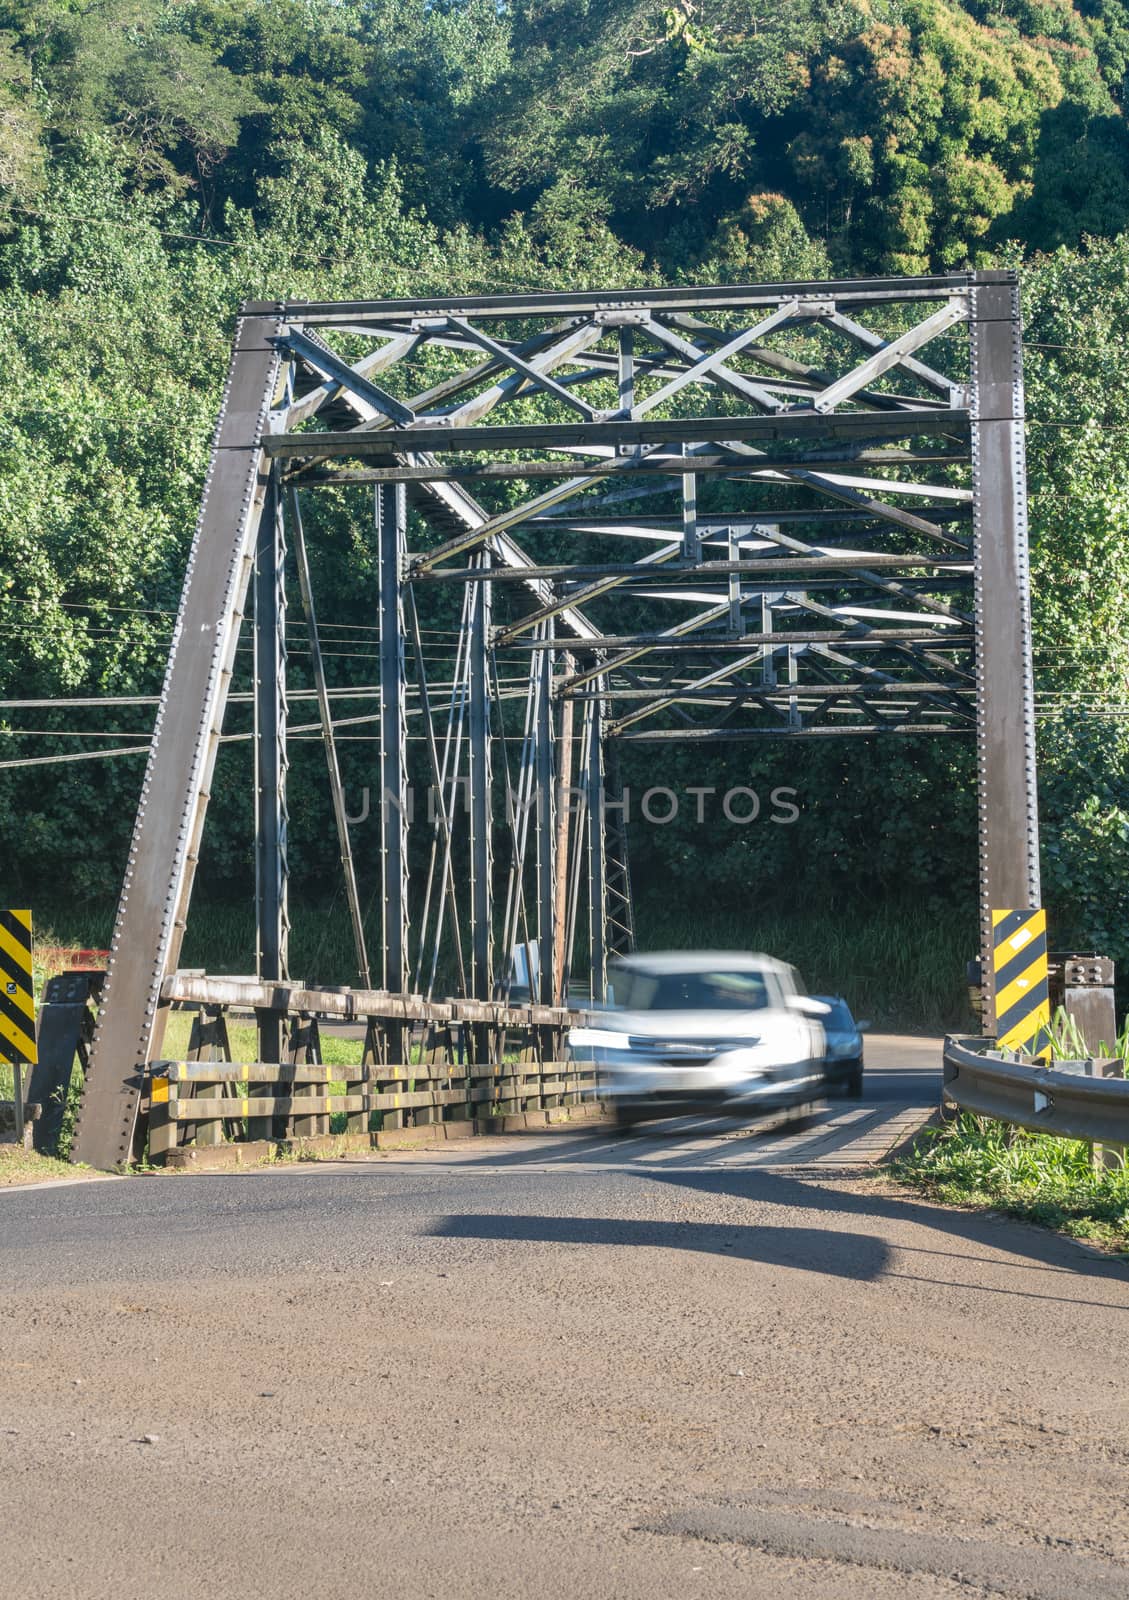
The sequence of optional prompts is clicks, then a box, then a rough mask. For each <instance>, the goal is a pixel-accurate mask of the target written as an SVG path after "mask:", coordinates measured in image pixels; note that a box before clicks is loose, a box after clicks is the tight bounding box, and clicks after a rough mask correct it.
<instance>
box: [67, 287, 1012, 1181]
mask: <svg viewBox="0 0 1129 1600" xmlns="http://www.w3.org/2000/svg"><path fill="white" fill-rule="evenodd" d="M1020 348H1021V347H1020V336H1019V306H1018V288H1017V284H1016V281H1015V278H1014V275H1011V274H1007V273H981V274H977V273H955V274H949V275H944V276H932V277H921V278H909V279H858V280H850V281H844V282H832V283H796V284H768V285H752V286H740V285H738V286H714V287H704V288H679V289H654V290H644V289H639V290H635V289H632V290H622V291H610V292H604V291H598V292H588V291H578V292H568V293H548V294H521V295H512V296H472V297H469V298H468V297H462V298H459V299H457V300H456V299H432V300H424V301H409V302H404V301H386V302H348V303H342V304H327V303H320V302H308V303H307V302H303V303H297V302H287V303H282V304H280V305H278V306H260V305H252V306H249V307H247V308H246V311H245V315H244V317H243V319H242V321H241V322H240V326H239V332H238V335H237V340H236V348H235V354H234V357H233V363H232V370H231V375H230V378H229V384H228V390H227V394H226V397H225V404H224V409H223V413H222V415H221V420H220V427H219V430H218V432H217V436H216V443H215V449H214V451H213V461H212V467H211V471H210V475H209V481H208V487H207V490H206V493H205V498H204V505H203V510H202V513H201V519H200V524H199V527H198V530H197V537H196V542H195V545H194V547H193V556H192V559H191V561H190V565H189V572H188V577H187V581H186V586H185V593H184V599H183V602H182V608H181V614H180V618H179V620H178V624H177V630H176V635H175V638H174V645H173V650H172V654H171V656H170V664H169V672H168V676H167V679H166V685H165V691H164V695H163V698H162V706H161V711H160V715H159V718H158V726H157V732H156V735H155V739H154V745H153V752H152V756H151V760H150V766H149V770H148V772H147V775H146V779H145V784H144V786H143V797H142V804H141V808H140V811H139V817H138V823H137V829H136V832H135V836H134V843H133V847H132V850H131V855H130V868H129V873H128V876H127V882H126V885H125V888H124V890H123V897H122V902H121V907H120V910H119V916H118V924H117V931H116V933H115V939H114V950H113V955H112V960H111V966H110V972H109V975H108V980H107V990H106V999H105V1002H104V1005H103V1009H102V1013H101V1018H100V1022H99V1029H98V1033H97V1035H96V1037H95V1041H94V1046H93V1052H92V1058H91V1070H90V1074H89V1079H88V1086H87V1094H86V1098H85V1101H84V1108H83V1112H82V1116H81V1119H80V1124H79V1132H78V1139H77V1143H76V1154H77V1155H78V1156H79V1158H80V1159H86V1160H91V1161H93V1162H94V1164H96V1165H111V1164H113V1163H114V1162H116V1161H120V1160H124V1159H128V1157H129V1155H130V1154H131V1153H132V1152H133V1151H134V1150H135V1148H136V1138H137V1134H136V1130H137V1110H138V1106H139V1104H140V1096H141V1093H142V1088H143V1079H144V1071H145V1067H146V1064H147V1062H149V1061H150V1060H152V1059H153V1055H154V1051H155V1050H158V1049H159V1045H160V1033H161V1027H162V1021H163V1012H162V1009H161V1007H162V1002H161V999H160V995H161V985H162V982H163V981H164V979H165V977H166V976H167V975H168V974H169V973H170V972H171V971H172V970H173V968H174V967H175V965H176V961H177V956H178V952H179V944H180V938H181V935H182V933H183V928H184V922H185V918H186V915H187V907H188V897H189V895H190V892H191V882H192V873H193V869H194V866H195V861H196V857H197V855H198V851H199V840H200V831H201V828H202V825H203V817H204V811H205V808H206V804H207V797H208V791H209V784H210V774H211V768H212V764H213V763H214V760H215V753H216V748H217V746H218V743H219V740H220V736H221V732H220V730H221V727H222V716H223V709H224V702H225V699H226V695H227V688H228V684H229V682H230V678H231V674H232V671H233V665H234V660H235V647H236V642H237V636H238V631H239V624H240V620H241V617H242V611H243V605H244V596H245V593H246V589H247V582H248V578H249V576H250V573H251V569H252V566H253V565H255V558H256V552H258V563H257V570H258V577H257V579H256V583H255V588H254V594H255V602H256V626H255V640H256V662H257V669H256V701H255V704H256V709H257V772H258V780H257V785H258V787H257V796H258V803H257V808H256V816H257V834H256V837H257V842H258V851H257V860H258V863H259V873H258V883H259V891H258V896H257V901H258V925H259V947H260V954H259V969H260V975H261V976H262V977H264V978H271V977H273V978H278V979H282V978H284V977H285V976H286V894H285V891H286V872H285V846H286V823H287V812H286V794H285V787H286V786H285V777H286V750H287V744H286V741H287V734H288V731H289V733H290V735H291V737H292V738H293V737H295V736H297V730H295V729H293V728H290V729H289V730H288V728H287V696H286V673H287V662H286V650H285V631H284V621H285V599H286V585H285V574H284V564H285V561H286V559H287V558H286V546H287V540H286V537H285V522H284V513H285V514H288V515H291V516H293V517H295V519H296V518H297V513H298V505H299V500H300V499H301V502H302V503H303V504H305V502H306V499H307V498H308V497H310V496H316V494H318V493H319V492H321V491H324V490H325V489H326V488H327V487H328V488H331V489H332V490H333V491H334V493H335V495H336V496H337V497H338V500H340V499H341V498H344V499H345V500H346V501H347V502H348V503H350V504H356V505H357V507H358V510H359V509H360V508H361V507H362V506H363V504H364V498H363V497H364V496H366V495H372V496H373V497H374V498H375V505H376V515H375V530H376V531H375V535H374V540H375V545H376V555H377V561H376V565H377V569H378V576H379V583H378V589H379V594H378V595H377V597H376V610H377V616H378V619H379V628H380V633H379V639H380V643H379V650H378V655H379V680H380V681H379V684H378V685H374V686H373V687H374V689H375V690H377V691H378V692H379V696H380V699H379V711H378V713H377V716H376V717H375V718H373V719H368V720H370V721H375V722H376V723H378V726H379V758H378V763H377V768H376V769H375V770H376V772H377V775H378V777H379V787H380V792H381V810H382V817H383V819H384V821H383V828H384V833H383V850H382V864H381V869H380V873H379V879H380V883H379V892H380V893H381V896H382V902H383V923H382V926H383V936H382V944H383V968H384V971H385V974H386V982H387V984H388V985H389V986H390V987H395V988H403V987H406V986H407V985H408V983H409V981H411V982H412V983H413V984H414V985H415V986H417V987H423V988H425V989H426V990H427V992H428V993H430V992H431V989H432V987H433V986H434V983H435V982H436V974H437V973H442V972H443V971H444V970H447V969H449V967H450V963H451V962H452V961H454V960H455V959H456V958H457V965H458V969H459V972H460V974H464V976H461V977H460V978H458V979H457V980H455V981H456V983H457V984H458V985H459V986H461V987H462V989H463V991H464V992H466V993H469V994H472V995H477V996H478V997H479V998H483V999H485V998H490V997H491V996H493V995H496V994H498V993H499V992H505V989H506V985H507V982H508V964H509V955H510V952H509V949H508V948H502V949H498V948H497V945H498V928H497V923H498V920H499V918H498V916H497V914H496V907H495V898H494V889H495V883H496V881H497V880H499V877H500V874H501V873H502V871H503V870H505V869H507V868H508V872H509V881H508V886H507V890H506V894H505V897H504V901H503V898H502V897H501V895H500V894H499V896H498V900H497V904H498V905H499V906H501V905H502V904H503V903H504V906H505V915H504V921H505V923H506V931H505V938H506V940H507V941H508V940H509V939H510V938H511V937H513V935H514V932H515V930H521V931H519V932H518V938H519V940H523V941H524V944H525V948H526V949H527V950H532V949H535V950H536V952H537V959H536V962H535V963H534V962H533V961H532V958H530V961H529V966H530V971H529V974H528V976H529V980H530V985H531V988H532V989H533V992H534V993H535V994H537V995H539V997H540V998H542V999H543V1000H548V999H550V998H554V999H559V998H560V993H559V990H558V989H557V987H556V980H557V978H559V974H560V972H561V971H562V966H563V970H564V972H565V973H566V974H567V972H568V970H569V968H570V966H571V959H572V957H571V950H572V940H573V934H574V931H575V929H576V928H577V926H578V925H580V926H583V925H584V920H585V919H584V918H582V917H581V915H580V908H581V905H582V904H586V905H587V921H588V924H589V936H588V941H587V943H588V946H589V951H588V955H589V959H590V964H591V969H592V974H593V980H592V981H593V988H594V990H596V991H599V989H600V988H601V986H602V982H603V978H602V974H603V968H604V960H605V952H606V951H607V950H611V949H614V948H619V947H621V946H622V943H623V939H624V937H629V936H630V935H629V930H630V926H631V916H630V904H629V901H628V903H627V905H626V906H624V905H623V904H621V903H620V902H621V900H622V894H623V890H622V887H621V886H622V885H624V884H627V883H628V881H629V879H628V875H627V872H626V861H625V860H624V859H623V849H622V842H623V841H622V837H621V833H617V834H616V836H615V837H614V838H611V837H610V836H609V834H608V832H607V830H606V828H605V825H604V821H603V812H604V810H605V805H604V795H605V786H606V776H605V775H606V770H607V766H606V763H607V759H608V754H609V745H608V741H609V740H612V741H613V742H618V741H620V740H622V741H623V742H625V743H626V742H627V741H630V740H650V741H655V742H659V743H663V742H666V741H669V740H691V741H708V742H711V743H712V742H719V743H721V742H727V741H734V742H741V741H747V740H756V739H762V738H780V737H787V738H822V737H834V736H837V735H842V734H847V735H855V736H866V737H882V736H887V737H888V736H898V737H901V738H906V737H909V738H921V737H932V736H935V735H937V734H945V735H954V734H955V735H961V734H964V735H968V736H970V737H976V738H977V741H978V751H979V789H980V818H981V827H980V841H981V864H982V865H981V880H982V909H983V910H984V911H985V914H986V912H987V910H988V909H989V908H990V907H991V906H1000V905H1007V906H1011V905H1034V904H1037V903H1038V894H1039V885H1038V828H1037V820H1036V804H1035V773H1034V739H1033V715H1032V699H1031V664H1030V663H1031V641H1030V623H1029V616H1028V595H1027V566H1026V523H1025V501H1024V495H1025V483H1024V462H1023V431H1022V430H1023V410H1022V378H1021V365H1020ZM264 505H265V506H267V508H268V514H267V515H266V516H265V517H264V516H263V508H264ZM358 520H360V519H358ZM308 527H310V528H312V527H313V522H312V521H311V522H309V524H308ZM311 537H316V535H312V536H311ZM306 542H307V541H306V538H305V537H304V535H303V530H302V527H301V525H300V523H299V522H297V520H295V538H294V539H292V540H291V541H290V543H291V544H293V545H295V549H296V554H297V556H298V560H299V569H300V570H299V576H300V578H301V579H302V593H303V601H304V603H305V609H306V614H307V620H308V625H309V627H310V629H311V630H312V639H311V644H312V648H313V652H314V655H315V657H317V660H318V664H317V665H316V670H315V678H316V687H317V690H318V699H319V708H320V711H321V733H322V735H323V737H324V739H325V741H326V747H327V752H328V753H329V756H330V775H331V780H332V781H333V783H334V789H335V796H334V798H335V811H336V814H337V816H338V824H339V828H341V829H342V830H344V829H345V827H346V823H345V817H346V810H345V804H344V798H343V793H342V792H341V779H340V771H339V767H338V765H337V750H336V746H335V743H334V739H335V733H336V734H337V736H338V737H339V738H344V737H348V735H344V734H342V733H341V728H342V726H343V725H344V724H343V723H338V724H336V725H334V724H332V723H331V722H330V720H329V699H328V695H327V693H326V687H325V677H324V668H323V667H321V666H320V656H319V655H318V642H317V637H316V635H317V623H316V621H314V612H313V606H312V596H311V594H310V578H309V566H308V561H307V557H306ZM632 550H637V551H641V552H642V554H641V555H640V556H639V557H638V558H637V559H631V558H630V553H631V552H632ZM417 606H418V607H419V608H421V609H422V611H423V620H424V628H423V632H422V634H421V631H420V612H419V610H417ZM460 608H461V609H460ZM409 618H410V619H411V628H412V630H413V631H414V638H413V640H412V644H411V649H410V650H409V648H408V637H407V633H408V621H407V619H409ZM202 639H204V640H206V641H207V644H206V647H205V648H203V649H202V648H201V640H202ZM319 673H320V676H319ZM577 701H579V702H580V708H581V711H582V715H581V716H580V717H579V718H578V719H577V721H576V722H575V723H574V720H573V715H572V712H573V706H574V704H575V703H576V702H577ZM523 705H524V707H525V712H524V717H525V734H524V736H523V742H522V745H521V750H522V754H521V756H520V761H519V771H518V773H517V776H516V780H515V777H514V773H513V771H512V768H511V753H510V752H511V750H512V748H513V739H514V737H515V723H514V712H515V709H520V707H521V706H523ZM419 718H422V725H423V731H424V735H425V740H424V742H425V743H426V745H427V751H428V762H429V772H430V774H431V779H432V783H433V786H434V788H435V789H436V792H437V795H438V801H437V804H436V805H435V806H434V807H431V806H429V808H428V810H429V816H428V819H427V822H426V827H427V828H428V829H429V830H430V832H431V836H432V837H431V851H430V866H429V868H428V871H427V873H426V874H424V875H421V876H420V879H419V881H418V882H416V881H415V880H413V885H412V886H411V887H409V883H408V877H407V863H408V860H409V855H410V853H411V852H410V848H409V847H410V828H409V820H408V819H409V817H410V816H411V815H412V806H411V803H410V798H407V797H406V796H405V791H406V786H407V783H408V774H409V770H410V767H411V762H410V759H409V758H410V750H409V742H410V740H411V738H412V737H413V734H412V733H411V732H409V730H410V729H414V730H420V728H421V723H420V722H419V721H417V720H416V719H419ZM574 773H575V779H576V782H575V785H574V784H573V782H572V778H573V775H574ZM503 784H504V787H505V791H506V797H507V798H506V806H505V814H504V815H501V814H500V813H499V808H498V807H497V806H496V805H495V804H494V803H493V797H494V796H495V793H496V791H498V790H499V788H500V787H501V786H502V785H503ZM468 787H469V805H468V806H466V807H465V808H460V806H459V803H458V800H459V796H460V793H462V792H464V791H465V790H466V788H468ZM515 796H516V802H515ZM398 797H399V798H400V799H401V800H402V802H403V803H402V804H397V803H396V802H397V798H398ZM534 800H535V801H536V807H535V812H534V813H533V815H534V818H535V820H534V824H533V834H532V837H533V844H532V845H531V846H530V847H529V848H527V841H528V839H529V837H530V835H529V829H528V827H527V825H526V822H525V820H524V812H523V808H527V807H529V806H530V805H532V804H533V801H534ZM464 812H465V815H464ZM390 813H391V816H390ZM431 813H433V814H431ZM420 825H421V824H420V822H419V820H418V818H417V820H416V822H415V823H413V824H412V826H414V827H416V828H417V829H418V828H419V826H420ZM341 844H342V857H343V861H344V862H345V863H346V865H347V878H348V877H350V876H351V877H352V880H353V887H352V888H351V889H350V891H349V905H350V909H351V913H352V917H353V923H354V932H355V935H356V938H357V945H358V960H359V961H360V962H361V964H362V965H363V964H364V963H365V962H366V961H367V956H366V955H365V949H364V932H363V928H362V926H361V924H362V917H361V913H360V898H361V897H360V892H359V890H358V888H357V887H356V882H355V880H356V877H357V876H358V875H363V874H364V871H365V868H364V863H363V861H356V862H354V857H353V852H352V851H351V850H350V847H349V839H348V835H347V832H345V831H342V839H341ZM582 858H583V859H584V860H586V861H587V869H586V870H584V871H582V870H581V863H582ZM464 863H465V872H464ZM613 863H614V870H613ZM609 878H610V881H611V883H612V884H613V885H614V886H616V887H615V889H614V897H615V898H616V902H617V903H616V907H615V909H614V911H613V912H611V913H609V911H608V904H607V902H608V896H609V888H608V885H609ZM348 887H349V886H348V884H347V888H348ZM409 895H411V896H412V897H413V900H412V904H411V906H409ZM421 902H422V903H421ZM527 902H528V903H527ZM461 911H465V925H466V928H467V929H468V930H469V935H470V948H469V957H470V960H469V962H466V961H465V960H464V954H463V950H462V934H461V932H460V914H461ZM530 930H532V931H530ZM625 930H627V932H626V933H625ZM562 943H563V944H565V945H567V951H564V950H562ZM441 944H444V948H445V949H446V951H447V955H446V956H444V957H443V958H442V959H441V958H440V945H441ZM413 946H414V948H413ZM452 952H453V954H452ZM534 965H535V966H536V967H537V969H538V972H537V974H535V973H534V971H533V970H532V968H533V966H534ZM468 971H469V977H467V976H465V974H467V973H468ZM409 974H411V978H410V979H409ZM264 1044H265V1046H273V1044H274V1041H273V1040H267V1041H264ZM275 1048H277V1047H276V1046H275ZM263 1059H264V1060H270V1059H272V1057H271V1056H270V1055H269V1054H264V1056H263Z"/></svg>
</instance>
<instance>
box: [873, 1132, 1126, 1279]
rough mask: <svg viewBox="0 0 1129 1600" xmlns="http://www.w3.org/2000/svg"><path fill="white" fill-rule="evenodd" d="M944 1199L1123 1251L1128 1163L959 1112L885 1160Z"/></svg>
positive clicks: (1072, 1143)
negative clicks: (1097, 1160)
mask: <svg viewBox="0 0 1129 1600" xmlns="http://www.w3.org/2000/svg"><path fill="white" fill-rule="evenodd" d="M891 1171H892V1173H893V1176H894V1177H896V1178H899V1179H901V1180H902V1181H903V1182H906V1183H909V1184H912V1185H913V1186H914V1187H916V1188H918V1189H921V1190H922V1191H923V1192H925V1193H926V1194H929V1195H930V1196H932V1197H933V1198H935V1199H937V1200H942V1201H944V1202H945V1203H946V1204H948V1205H962V1206H990V1207H992V1208H993V1209H994V1210H997V1211H1005V1212H1007V1213H1008V1214H1009V1215H1010V1216H1016V1217H1023V1218H1026V1219H1027V1220H1028V1221H1032V1222H1040V1223H1042V1224H1044V1225H1045V1226H1048V1227H1052V1228H1058V1229H1060V1230H1061V1231H1062V1232H1064V1233H1069V1234H1073V1235H1076V1236H1078V1237H1081V1238H1096V1239H1099V1240H1101V1241H1103V1242H1105V1243H1108V1244H1110V1245H1113V1246H1115V1247H1116V1248H1118V1249H1119V1250H1125V1251H1129V1167H1127V1166H1126V1165H1125V1164H1124V1162H1119V1163H1117V1164H1116V1165H1114V1166H1112V1167H1106V1166H1095V1164H1094V1159H1093V1153H1092V1149H1091V1146H1090V1145H1088V1144H1086V1143H1085V1142H1083V1141H1082V1140H1080V1139H1054V1138H1051V1137H1050V1136H1049V1135H1048V1134H1045V1133H1031V1132H1029V1131H1028V1130H1027V1129H1025V1128H1012V1127H1010V1126H1009V1125H1008V1124H1006V1123H1003V1122H994V1121H993V1120H992V1119H991V1118H988V1117H976V1116H973V1115H972V1114H971V1113H968V1112H965V1113H963V1114H962V1115H961V1116H960V1117H958V1118H957V1119H956V1120H955V1121H954V1122H952V1123H950V1124H948V1125H947V1126H946V1127H944V1128H933V1129H929V1130H927V1132H926V1133H925V1134H923V1135H922V1136H921V1138H920V1139H918V1140H917V1142H916V1144H915V1146H914V1148H913V1149H912V1150H911V1151H910V1152H909V1153H908V1154H907V1155H906V1156H904V1157H903V1158H902V1159H901V1160H899V1161H896V1162H894V1164H893V1166H892V1167H891Z"/></svg>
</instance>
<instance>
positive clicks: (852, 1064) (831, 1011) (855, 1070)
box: [812, 994, 870, 1100]
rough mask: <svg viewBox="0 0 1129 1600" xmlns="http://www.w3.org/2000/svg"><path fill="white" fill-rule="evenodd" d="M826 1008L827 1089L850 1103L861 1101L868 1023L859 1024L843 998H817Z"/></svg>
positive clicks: (825, 1059)
mask: <svg viewBox="0 0 1129 1600" xmlns="http://www.w3.org/2000/svg"><path fill="white" fill-rule="evenodd" d="M812 998H813V999H814V1000H821V1001H822V1002H823V1004H824V1005H825V1006H826V1007H827V1015H826V1016H825V1017H824V1018H823V1032H824V1034H825V1035H826V1038H827V1053H826V1055H825V1057H824V1071H825V1072H826V1075H827V1081H828V1086H829V1087H830V1088H832V1089H836V1090H838V1092H839V1093H840V1094H845V1095H846V1096H847V1098H848V1099H850V1100H861V1098H862V1074H863V1051H862V1035H863V1030H864V1029H865V1028H869V1027H870V1023H869V1022H856V1021H855V1019H854V1017H853V1016H852V1015H851V1008H850V1006H849V1005H848V1004H847V1002H846V1001H845V1000H844V999H843V996H842V995H841V994H817V995H813V996H812Z"/></svg>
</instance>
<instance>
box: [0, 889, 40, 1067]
mask: <svg viewBox="0 0 1129 1600" xmlns="http://www.w3.org/2000/svg"><path fill="white" fill-rule="evenodd" d="M35 1059H36V1055H35V991H34V989H33V987H32V981H31V912H30V911H3V910H0V1061H11V1062H17V1061H30V1062H34V1061H35Z"/></svg>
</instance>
